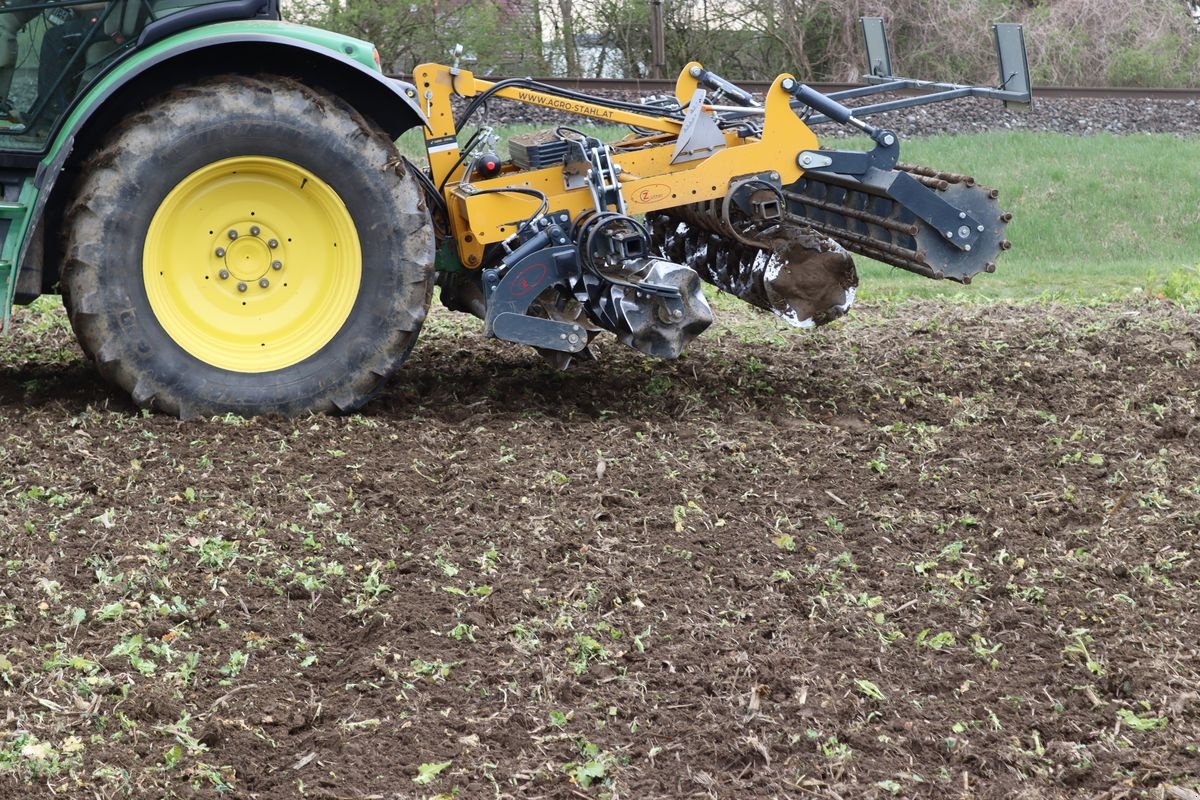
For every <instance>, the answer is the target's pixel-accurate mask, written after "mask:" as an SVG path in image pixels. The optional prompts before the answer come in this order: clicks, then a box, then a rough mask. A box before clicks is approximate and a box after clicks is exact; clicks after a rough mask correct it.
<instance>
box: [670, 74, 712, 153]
mask: <svg viewBox="0 0 1200 800" xmlns="http://www.w3.org/2000/svg"><path fill="white" fill-rule="evenodd" d="M705 94H706V93H705V91H704V90H703V89H697V90H696V91H695V93H693V94H692V99H691V100H690V101H689V102H688V110H687V114H685V115H684V117H683V127H681V128H680V129H679V138H678V139H677V140H676V141H675V149H674V150H673V151H672V152H671V163H672V164H680V163H682V162H684V161H697V160H699V159H701V158H708V157H709V156H711V155H712V154H713V153H715V152H717V151H718V150H723V149H724V148H725V134H723V133H722V132H721V128H720V127H719V126H718V125H717V121H716V120H715V119H713V117H712V114H709V113H708V112H707V111H705V110H704V97H705Z"/></svg>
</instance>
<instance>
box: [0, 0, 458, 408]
mask: <svg viewBox="0 0 1200 800" xmlns="http://www.w3.org/2000/svg"><path fill="white" fill-rule="evenodd" d="M0 23H2V24H0V36H2V37H3V39H4V41H3V42H0V90H3V91H5V92H6V97H4V98H3V99H4V101H5V105H4V106H3V112H2V113H0V165H2V166H0V180H2V181H3V192H4V196H3V198H2V202H0V225H2V226H3V228H2V230H3V233H2V236H3V240H4V245H3V251H2V253H0V286H2V287H3V291H4V296H3V298H0V302H3V306H2V309H3V310H2V312H0V313H3V315H4V323H5V327H6V328H7V326H8V322H9V313H10V309H11V307H12V305H13V304H14V303H16V304H26V303H29V302H31V301H32V300H34V299H35V298H37V297H38V296H39V295H41V294H44V293H61V294H62V297H63V302H64V304H65V306H66V309H67V312H68V314H69V316H70V320H71V324H72V326H73V327H74V329H75V332H76V335H77V337H78V339H79V343H80V345H81V346H82V348H83V350H84V351H85V352H86V353H87V355H88V356H89V357H90V358H91V359H93V360H94V361H95V363H96V364H97V366H98V368H99V370H100V372H101V373H102V374H103V375H104V377H106V378H107V379H109V380H110V381H112V382H114V383H115V384H117V385H118V386H120V387H122V388H124V389H125V390H126V391H128V392H129V393H130V394H131V395H132V396H133V399H134V400H135V402H137V403H138V404H140V405H142V406H146V407H154V408H157V409H159V410H162V411H166V412H168V413H171V414H176V415H179V416H183V417H187V416H192V415H195V414H201V413H215V412H218V411H220V412H232V413H244V414H246V415H250V414H254V413H268V412H276V413H283V414H295V413H303V412H307V411H339V410H342V411H344V410H349V409H353V408H355V407H357V406H359V405H361V404H362V403H363V402H364V401H365V400H366V399H368V398H369V397H370V395H371V393H372V392H373V391H374V390H375V389H377V388H378V387H379V386H380V385H381V383H382V381H383V380H384V379H385V378H386V376H388V375H390V374H391V373H392V372H394V371H395V369H396V368H397V367H398V366H399V364H400V363H401V362H403V360H404V359H405V358H406V356H407V355H408V353H409V351H410V350H411V348H412V346H413V344H414V343H415V340H416V336H417V332H418V330H419V329H420V326H421V323H422V321H423V319H424V317H425V313H426V309H427V308H428V305H429V300H430V294H431V292H432V287H433V253H434V241H433V229H432V226H431V223H430V218H429V213H428V210H427V209H426V206H425V200H424V197H423V195H422V188H421V186H420V184H419V183H418V182H417V177H416V176H415V175H414V172H415V170H412V169H410V168H407V166H406V164H405V163H404V162H403V161H402V160H401V159H399V157H398V155H397V151H396V148H395V146H394V144H393V142H394V140H395V139H396V138H398V137H399V136H400V134H401V133H403V132H404V131H406V130H408V129H410V128H412V127H413V126H416V125H420V124H422V121H423V116H422V114H421V112H420V110H419V109H418V107H417V106H416V104H415V103H414V100H413V95H414V94H415V93H414V92H413V90H412V89H411V87H409V86H407V85H406V84H403V83H401V82H398V81H395V80H389V79H387V78H386V77H384V75H383V74H382V73H381V71H380V67H379V61H378V53H377V52H376V51H375V50H374V48H373V47H372V45H370V44H368V43H366V42H363V41H360V40H356V39H352V38H348V37H345V36H340V35H335V34H332V33H329V32H326V31H321V30H316V29H313V28H308V27H303V26H299V25H292V24H288V23H285V22H282V21H280V19H279V8H278V2H277V0H216V1H215V2H214V1H213V0H116V2H109V3H95V2H91V3H85V2H73V1H72V0H49V2H38V0H34V1H33V2H21V0H16V2H12V1H11V0H10V2H9V3H8V4H6V5H4V6H3V7H0ZM18 52H19V55H20V57H21V58H20V62H19V64H20V69H14V67H15V66H17V63H18V61H17V56H18ZM6 84H7V85H6Z"/></svg>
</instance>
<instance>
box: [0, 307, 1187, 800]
mask: <svg viewBox="0 0 1200 800" xmlns="http://www.w3.org/2000/svg"><path fill="white" fill-rule="evenodd" d="M741 313H742V312H730V311H728V310H725V309H724V308H723V307H722V308H721V309H720V310H719V315H720V318H721V322H720V323H719V324H718V325H717V326H714V329H712V330H710V331H709V332H708V333H707V334H705V336H703V337H701V339H699V340H698V341H696V342H695V343H694V344H693V345H692V347H691V348H690V351H689V352H688V354H687V355H686V357H684V358H682V359H680V360H678V361H675V362H670V363H661V362H651V361H648V360H645V359H643V358H642V357H641V356H639V355H638V354H636V353H634V352H632V351H626V350H625V349H624V348H622V347H621V346H620V345H618V344H616V343H615V342H614V343H611V344H605V345H603V346H602V347H601V348H600V351H601V352H600V355H601V360H600V361H599V362H595V363H586V364H583V365H581V366H578V367H576V368H574V369H572V370H571V371H569V372H566V373H556V372H553V371H551V370H550V369H548V368H547V367H545V366H543V365H542V363H541V362H540V360H539V359H538V357H537V356H536V355H535V354H534V353H533V352H532V351H527V350H524V349H521V348H518V347H515V346H507V345H502V344H498V343H495V342H486V341H483V340H481V339H480V338H479V337H478V335H477V332H476V326H475V325H474V324H473V323H471V322H468V321H460V320H461V319H462V318H460V317H457V316H455V315H452V314H450V313H449V312H446V311H437V312H435V313H434V315H433V317H432V319H431V323H430V325H429V327H428V328H427V332H426V333H425V334H424V335H423V338H422V340H421V342H420V343H419V344H418V346H417V349H416V351H415V353H414V356H413V358H412V360H411V361H410V362H409V365H408V366H406V367H405V370H404V371H403V373H402V375H401V377H400V379H399V380H397V381H395V382H394V383H393V384H392V386H391V387H390V388H389V389H388V390H387V391H385V392H384V393H383V394H381V395H380V396H379V397H378V398H377V399H376V400H375V401H373V402H372V403H371V404H370V405H369V406H367V407H366V408H365V409H364V410H363V412H362V413H361V414H359V415H356V416H352V417H347V418H327V417H314V418H307V419H299V420H287V419H253V420H243V419H240V418H216V419H210V420H199V421H190V422H186V423H180V422H178V421H176V420H174V419H171V418H168V417H164V416H155V415H146V414H143V413H141V412H139V411H137V410H136V409H134V408H133V407H132V406H130V405H129V403H128V401H127V400H126V399H125V398H124V397H122V396H120V395H117V394H115V393H113V392H111V391H110V390H109V389H108V388H106V387H105V386H104V385H103V384H102V383H100V381H99V379H98V378H97V377H96V375H95V373H94V372H93V370H92V369H91V367H90V366H89V365H88V364H87V363H86V362H85V361H84V360H83V358H82V356H81V355H80V354H79V352H78V350H77V349H76V348H75V346H74V344H73V340H72V337H71V334H70V332H69V331H68V330H67V329H66V327H65V322H64V318H63V316H62V314H61V311H56V310H50V311H44V312H41V313H32V312H25V313H23V314H22V315H21V316H20V318H19V319H18V320H17V324H16V329H15V331H14V333H13V334H11V335H10V336H8V337H7V338H5V339H4V340H3V341H2V342H0V425H2V427H0V459H2V463H3V473H2V474H0V558H2V563H0V720H3V728H2V729H0V736H2V738H0V797H5V798H8V797H13V798H15V797H23V798H30V797H39V798H40V797H51V796H55V797H69V798H117V797H135V798H161V797H174V796H179V797H214V796H217V795H219V794H221V793H225V794H226V795H227V796H233V797H238V798H264V800H265V799H267V798H271V799H274V798H321V799H323V800H333V798H420V797H425V798H428V797H439V798H451V797H454V798H464V799H473V798H588V797H593V798H626V800H634V799H636V800H645V799H648V798H681V797H687V798H693V797H694V798H811V797H827V798H839V797H840V798H847V799H848V798H864V797H865V798H874V797H880V798H889V797H938V798H944V797H970V798H1001V797H1019V798H1059V797H1061V798H1068V797H1069V798H1075V797H1084V798H1090V797H1097V798H1107V799H1108V800H1116V799H1117V798H1125V797H1138V796H1145V797H1175V798H1194V797H1196V796H1197V795H1195V794H1193V793H1192V792H1194V791H1200V784H1198V782H1200V752H1198V749H1200V658H1198V656H1197V646H1198V643H1200V607H1198V605H1197V602H1196V595H1197V590H1200V541H1198V534H1200V319H1198V318H1197V316H1196V315H1195V314H1194V313H1192V314H1189V313H1187V312H1185V311H1184V310H1182V309H1180V308H1178V307H1176V306H1173V305H1171V304H1168V303H1165V302H1163V303H1160V302H1153V301H1149V300H1147V301H1144V302H1136V303H1135V302H1130V303H1126V304H1122V305H1105V306H1101V307H1095V308H1079V307H1068V306H1054V305H1045V304H1036V305H1035V304H1031V305H1015V306H1003V305H992V306H985V305H963V304H934V303H920V304H917V303H910V304H898V305H883V306H876V307H869V306H868V307H860V308H856V309H855V310H854V311H853V312H852V313H851V315H850V317H849V318H847V319H846V320H845V321H839V322H838V323H835V324H834V325H831V326H829V327H827V328H824V329H821V330H820V331H817V332H804V331H800V332H794V331H791V330H785V329H783V328H782V327H781V326H778V325H776V324H775V323H774V322H772V321H771V320H769V319H767V318H764V317H759V316H754V317H750V316H744V317H743V316H739V315H740V314H741ZM745 313H746V314H747V315H748V314H749V313H750V312H745ZM608 341H609V342H612V340H611V339H609V340H608Z"/></svg>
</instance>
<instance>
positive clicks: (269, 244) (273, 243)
mask: <svg viewBox="0 0 1200 800" xmlns="http://www.w3.org/2000/svg"><path fill="white" fill-rule="evenodd" d="M267 247H269V248H271V249H272V250H274V249H275V248H276V247H279V240H278V239H270V240H268V241H267Z"/></svg>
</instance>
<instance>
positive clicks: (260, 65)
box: [17, 22, 426, 292]
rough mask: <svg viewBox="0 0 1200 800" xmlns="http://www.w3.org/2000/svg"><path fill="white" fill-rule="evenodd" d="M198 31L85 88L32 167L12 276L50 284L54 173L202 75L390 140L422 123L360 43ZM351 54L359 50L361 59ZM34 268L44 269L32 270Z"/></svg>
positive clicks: (58, 188)
mask: <svg viewBox="0 0 1200 800" xmlns="http://www.w3.org/2000/svg"><path fill="white" fill-rule="evenodd" d="M221 29H224V30H221ZM205 30H206V31H210V32H209V33H204V32H200V33H198V32H197V31H195V30H193V31H189V32H185V33H180V34H177V35H175V36H171V37H170V38H167V39H165V40H163V41H160V42H156V43H154V44H152V45H150V46H149V47H147V48H146V49H144V50H141V51H138V52H137V53H135V54H133V55H132V56H130V57H129V58H127V59H125V60H123V61H120V62H117V63H116V64H114V65H113V66H112V67H110V68H109V70H108V71H107V72H106V73H105V74H103V75H102V76H100V77H99V78H98V79H96V80H95V81H93V83H92V85H91V87H90V88H89V90H88V91H87V93H86V94H85V95H84V96H83V98H82V99H81V100H80V101H79V103H78V104H77V105H76V107H75V109H74V110H73V111H72V112H71V114H70V116H69V117H68V118H67V120H66V122H65V124H64V125H63V127H62V129H61V130H60V131H59V133H58V135H57V137H56V138H55V141H54V144H53V146H52V148H51V149H50V151H49V154H48V155H47V157H46V158H45V159H43V160H42V161H41V162H40V163H39V165H38V168H37V172H36V175H35V177H34V185H35V187H36V188H37V192H38V193H37V200H36V201H35V203H34V206H33V208H32V209H31V214H30V223H29V230H30V235H28V236H26V237H25V239H24V241H23V243H22V246H21V253H20V258H19V260H18V262H17V263H18V264H21V265H22V272H25V271H26V270H32V271H35V272H40V273H42V274H41V280H40V281H38V283H40V285H41V291H42V292H47V291H51V290H52V288H53V286H54V285H55V284H56V283H57V281H58V277H59V276H58V275H57V262H58V259H57V258H56V257H55V256H56V255H57V248H56V247H55V246H54V245H53V244H52V243H50V242H48V241H45V240H44V237H46V236H48V235H53V233H52V232H51V231H48V230H47V223H48V220H54V221H55V222H58V221H59V220H60V215H61V212H62V209H63V207H64V206H65V204H66V203H67V202H69V200H70V198H69V197H68V196H67V195H69V193H70V192H71V190H72V186H73V184H74V180H71V179H67V180H62V177H63V175H64V174H73V173H74V171H75V170H77V169H78V168H79V166H80V165H81V164H82V163H83V162H84V160H85V159H86V158H87V157H88V155H89V154H90V153H91V152H92V151H93V150H94V148H95V147H96V146H97V145H98V144H99V143H100V142H101V141H102V140H103V139H104V137H105V135H106V134H107V133H108V132H109V131H110V130H112V128H113V127H114V126H115V125H116V124H118V123H119V122H120V121H121V120H122V119H123V118H124V117H125V116H126V115H127V114H129V113H130V112H131V111H133V110H136V109H137V108H138V106H139V105H140V104H141V103H142V102H144V101H145V100H147V99H149V98H153V97H158V96H160V95H161V94H162V93H164V92H166V91H167V90H169V89H170V88H171V87H172V86H175V85H178V84H179V83H182V82H185V81H187V80H189V79H195V78H199V77H203V76H205V75H216V74H246V75H256V76H260V77H261V76H269V75H272V74H274V75H282V76H288V77H291V78H294V79H297V80H299V81H300V82H302V83H305V84H308V85H311V86H314V87H316V88H321V89H325V90H326V91H328V92H330V93H332V94H335V95H337V96H338V97H341V98H342V99H344V100H346V102H348V103H349V104H350V105H351V106H353V107H354V109H355V110H356V111H358V112H359V113H360V114H362V115H363V116H364V117H366V118H368V119H370V120H372V121H374V122H375V123H376V124H378V125H379V126H380V127H381V128H383V130H384V131H386V132H387V133H388V135H390V136H391V137H392V138H393V139H395V138H398V137H399V136H400V134H402V133H403V132H404V131H406V130H409V129H410V128H413V127H416V126H418V125H424V124H425V121H426V120H425V115H424V114H423V113H422V112H421V109H420V107H419V106H418V105H417V103H416V100H415V97H416V94H417V93H416V90H415V89H414V88H413V87H412V85H411V84H407V83H405V82H403V81H398V80H395V79H390V78H387V77H385V76H384V75H383V74H382V73H380V72H379V71H377V70H375V69H371V68H370V67H368V66H366V65H365V64H363V63H362V60H368V61H369V60H370V59H371V57H372V56H371V46H370V45H369V44H367V43H366V42H362V41H361V40H357V39H351V38H349V37H344V36H338V35H336V34H331V33H328V32H326V31H321V30H318V29H313V28H305V27H303V26H299V25H290V24H288V23H281V22H241V23H224V24H219V25H212V26H209V27H208V28H206V29H205ZM299 37H305V38H299ZM312 39H319V40H321V41H312ZM331 46H337V47H339V50H333V49H331ZM356 48H365V49H366V53H365V55H364V54H363V53H361V52H356ZM356 56H357V58H356ZM27 259H29V260H27ZM43 261H44V262H45V266H46V267H49V269H43V268H42V267H43V263H42V262H43ZM35 262H36V263H35ZM51 273H54V274H51ZM31 277H32V276H31ZM22 282H23V283H25V281H22ZM26 285H28V283H26Z"/></svg>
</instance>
